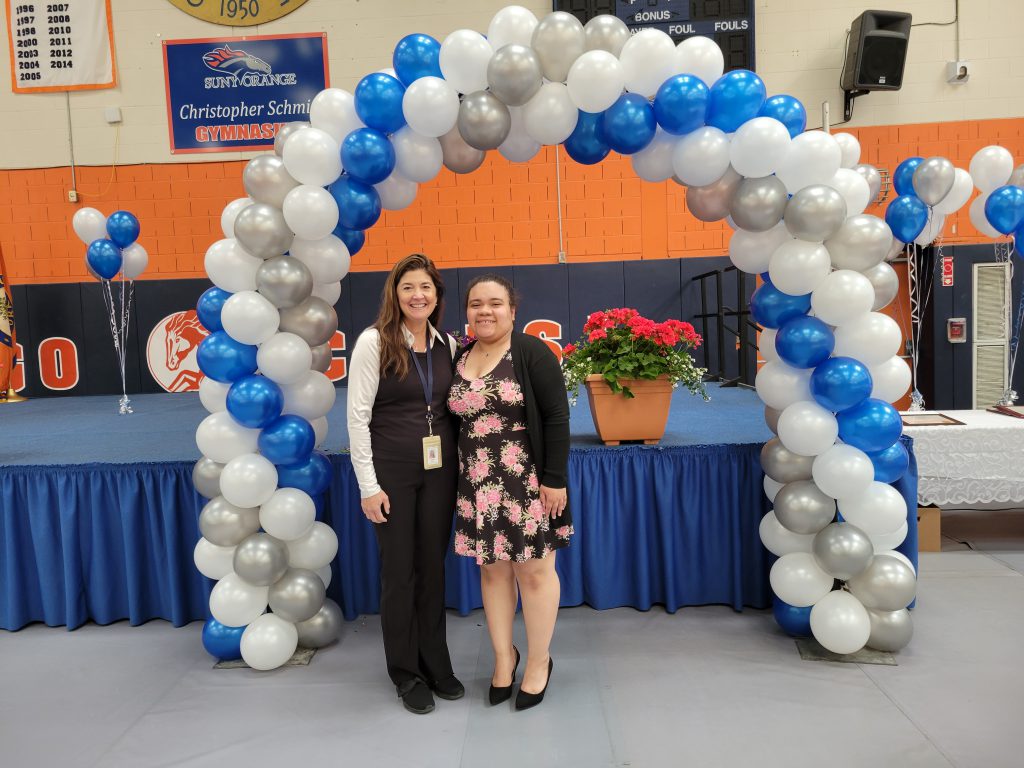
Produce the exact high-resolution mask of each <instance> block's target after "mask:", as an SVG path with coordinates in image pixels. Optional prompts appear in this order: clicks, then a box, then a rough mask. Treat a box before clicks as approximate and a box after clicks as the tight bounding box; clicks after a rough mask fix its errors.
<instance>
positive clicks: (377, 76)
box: [356, 72, 405, 133]
mask: <svg viewBox="0 0 1024 768" xmlns="http://www.w3.org/2000/svg"><path fill="white" fill-rule="evenodd" d="M403 96H405V86H403V85H402V84H401V83H400V82H398V81H397V80H396V79H395V78H393V77H392V76H391V75H385V74H384V73H383V72H374V73H373V74H372V75H367V76H366V77H364V78H363V79H362V80H360V81H359V85H357V86H356V114H357V115H359V119H360V120H362V121H363V122H364V123H366V125H367V127H369V128H375V129H377V130H378V131H383V132H384V133H394V132H395V131H397V130H398V129H399V128H401V127H402V126H403V125H405V113H404V112H402V97H403Z"/></svg>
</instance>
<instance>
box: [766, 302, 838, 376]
mask: <svg viewBox="0 0 1024 768" xmlns="http://www.w3.org/2000/svg"><path fill="white" fill-rule="evenodd" d="M835 346H836V337H835V335H834V334H833V333H832V329H831V328H829V327H828V326H827V325H825V323H823V322H822V321H821V320H819V319H818V318H816V317H810V316H808V315H800V316H799V317H794V318H793V319H792V320H787V321H786V322H785V323H784V324H783V325H782V327H780V328H779V332H778V333H777V334H776V336H775V351H776V352H778V353H779V357H781V358H782V360H783V362H785V363H788V364H789V365H792V366H793V367H794V368H813V367H814V366H816V365H818V364H819V363H823V362H825V361H826V360H828V356H829V355H831V354H832V350H833V349H834V348H835Z"/></svg>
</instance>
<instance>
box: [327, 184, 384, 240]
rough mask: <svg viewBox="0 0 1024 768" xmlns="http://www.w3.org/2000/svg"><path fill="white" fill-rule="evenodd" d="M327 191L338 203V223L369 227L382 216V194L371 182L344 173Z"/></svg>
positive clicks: (360, 227)
mask: <svg viewBox="0 0 1024 768" xmlns="http://www.w3.org/2000/svg"><path fill="white" fill-rule="evenodd" d="M327 191H328V192H330V193H331V195H332V196H333V197H334V201H335V202H336V203H337V204H338V223H339V224H340V225H341V226H342V227H344V228H345V229H369V228H370V227H372V226H373V225H374V224H376V223H377V219H379V218H380V211H381V203H380V195H378V194H377V190H376V189H374V188H373V187H371V186H370V185H369V184H364V183H363V182H361V181H359V180H358V179H353V178H352V177H351V176H349V175H348V174H342V176H341V178H340V179H338V180H337V181H336V182H334V183H333V184H331V186H329V187H328V188H327Z"/></svg>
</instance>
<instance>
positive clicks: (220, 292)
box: [196, 286, 231, 333]
mask: <svg viewBox="0 0 1024 768" xmlns="http://www.w3.org/2000/svg"><path fill="white" fill-rule="evenodd" d="M230 298H231V294H230V293H228V292H227V291H225V290H224V289H223V288H218V287H217V286H214V287H213V288H207V289H206V290H205V291H204V292H203V295H202V296H200V297H199V301H197V302H196V315H198V317H199V322H200V323H202V324H203V327H204V328H205V329H206V330H208V331H209V332H210V333H213V332H214V331H223V330H224V324H223V323H221V321H220V311H221V310H222V309H224V302H225V301H227V300H228V299H230Z"/></svg>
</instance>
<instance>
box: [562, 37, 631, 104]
mask: <svg viewBox="0 0 1024 768" xmlns="http://www.w3.org/2000/svg"><path fill="white" fill-rule="evenodd" d="M627 45H628V43H627ZM565 85H566V87H567V88H568V89H569V97H570V98H571V99H572V100H573V103H574V104H575V105H576V106H577V107H579V108H580V109H582V110H583V111H584V112H604V111H605V110H606V109H608V107H610V106H611V105H612V104H614V103H615V102H616V101H617V100H618V98H619V96H621V95H622V89H623V88H625V87H626V73H625V70H624V69H623V67H622V64H621V63H620V62H619V60H618V59H617V58H616V57H615V56H614V55H613V54H611V53H608V51H587V52H586V53H584V54H583V55H582V56H580V57H579V58H578V59H576V61H575V62H574V63H573V65H572V68H571V69H570V70H569V76H568V78H567V79H566V81H565Z"/></svg>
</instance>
